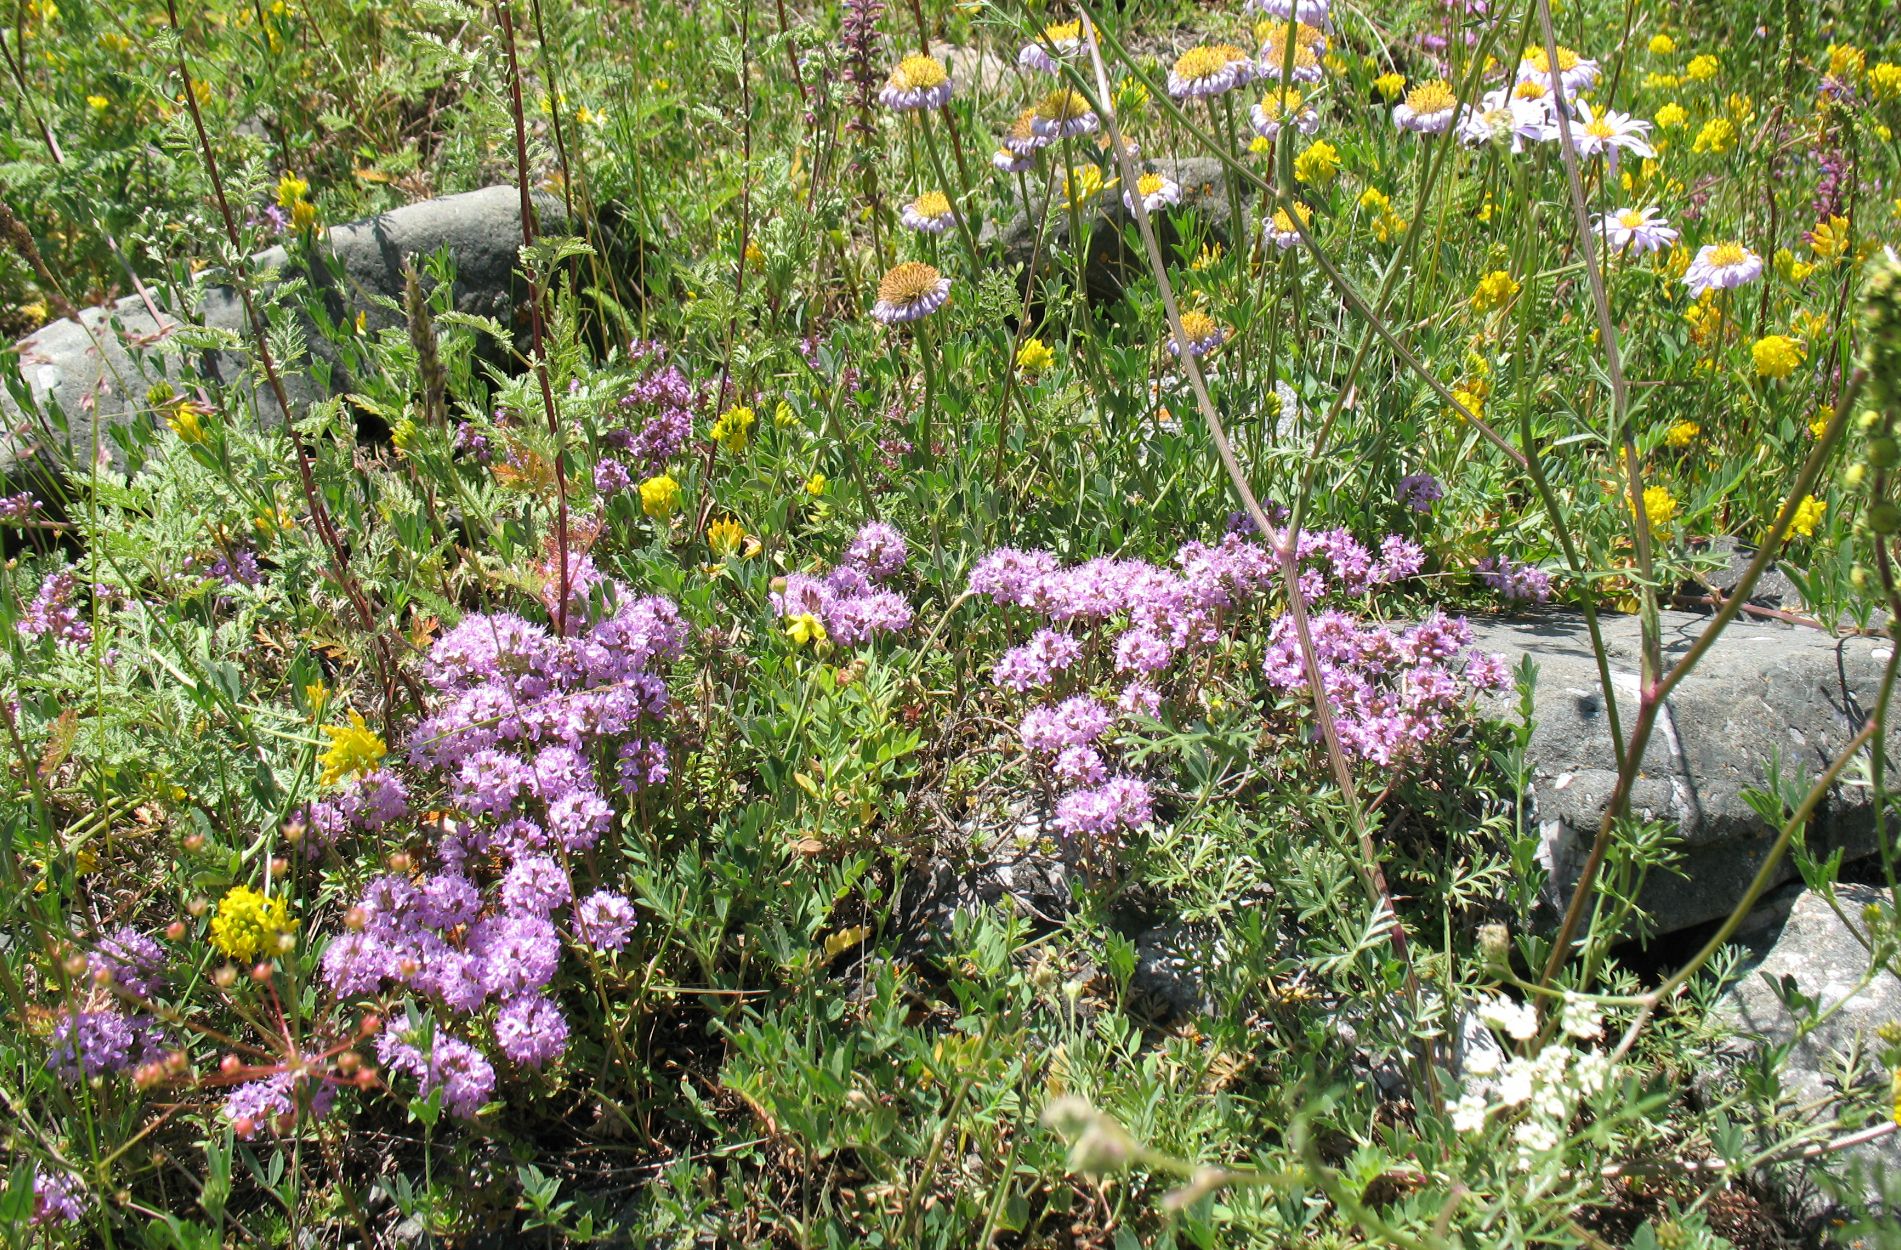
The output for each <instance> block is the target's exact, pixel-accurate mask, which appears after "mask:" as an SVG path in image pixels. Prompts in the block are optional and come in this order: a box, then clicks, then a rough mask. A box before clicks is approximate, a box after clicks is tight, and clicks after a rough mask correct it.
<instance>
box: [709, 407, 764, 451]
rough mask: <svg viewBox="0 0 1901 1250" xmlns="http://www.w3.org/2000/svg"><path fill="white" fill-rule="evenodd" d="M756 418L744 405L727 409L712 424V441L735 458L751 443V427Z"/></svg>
mask: <svg viewBox="0 0 1901 1250" xmlns="http://www.w3.org/2000/svg"><path fill="white" fill-rule="evenodd" d="M755 421H756V418H755V417H754V416H753V412H752V409H750V408H747V407H745V406H744V405H736V406H734V407H732V408H728V409H727V410H726V411H725V412H724V413H722V414H720V417H719V420H717V421H715V422H713V441H714V442H716V443H718V444H719V445H720V446H721V447H724V448H725V449H726V450H727V451H729V452H731V453H732V454H733V455H735V456H737V455H739V454H740V453H741V452H743V451H745V450H746V444H748V443H749V442H751V441H752V427H753V425H754V422H755Z"/></svg>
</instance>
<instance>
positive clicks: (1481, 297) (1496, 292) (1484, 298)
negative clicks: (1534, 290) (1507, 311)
mask: <svg viewBox="0 0 1901 1250" xmlns="http://www.w3.org/2000/svg"><path fill="white" fill-rule="evenodd" d="M1518 291H1519V286H1518V283H1517V281H1516V280H1514V279H1513V277H1512V276H1511V274H1509V273H1507V272H1505V271H1504V270H1503V269H1494V270H1493V271H1492V272H1490V273H1488V274H1486V275H1485V276H1484V277H1483V278H1480V279H1479V283H1478V285H1477V286H1475V287H1473V288H1472V311H1473V312H1478V313H1485V312H1490V311H1492V310H1493V309H1494V308H1503V307H1504V306H1505V305H1507V304H1509V303H1511V302H1512V298H1513V297H1514V296H1516V295H1517V294H1518Z"/></svg>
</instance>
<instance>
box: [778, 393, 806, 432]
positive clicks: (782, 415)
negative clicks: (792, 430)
mask: <svg viewBox="0 0 1901 1250" xmlns="http://www.w3.org/2000/svg"><path fill="white" fill-rule="evenodd" d="M798 420H799V414H798V413H797V412H794V411H793V409H792V405H791V404H788V403H787V402H786V401H785V400H783V399H782V400H780V401H779V406H778V407H777V408H774V409H773V410H772V423H773V424H774V425H776V426H778V427H779V428H780V429H782V430H783V429H786V428H787V427H788V426H792V425H795V424H797V423H798Z"/></svg>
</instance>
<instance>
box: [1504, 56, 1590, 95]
mask: <svg viewBox="0 0 1901 1250" xmlns="http://www.w3.org/2000/svg"><path fill="white" fill-rule="evenodd" d="M1597 74H1598V64H1597V62H1596V61H1592V60H1588V59H1586V58H1584V57H1581V56H1579V55H1578V54H1577V53H1575V52H1573V51H1572V50H1571V49H1569V48H1567V47H1565V46H1564V45H1563V44H1559V45H1558V82H1559V84H1560V85H1562V86H1563V87H1564V95H1565V98H1566V99H1567V100H1568V99H1570V98H1572V97H1573V96H1575V95H1576V94H1577V93H1578V92H1580V91H1588V90H1590V89H1591V86H1592V85H1593V84H1594V83H1596V82H1597ZM1518 80H1519V81H1520V82H1537V83H1542V84H1544V85H1545V87H1546V88H1547V89H1550V88H1551V62H1550V59H1549V58H1548V57H1547V56H1546V55H1545V50H1544V48H1543V46H1541V45H1538V44H1533V45H1532V46H1531V47H1528V48H1526V49H1525V55H1524V56H1523V58H1521V59H1520V60H1519V62H1518Z"/></svg>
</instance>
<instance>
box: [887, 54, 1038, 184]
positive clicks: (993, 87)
mask: <svg viewBox="0 0 1901 1250" xmlns="http://www.w3.org/2000/svg"><path fill="white" fill-rule="evenodd" d="M913 47H915V45H913ZM931 55H932V56H934V57H936V58H937V59H938V60H940V61H942V62H943V63H944V68H945V70H947V71H948V72H949V73H950V76H951V81H952V82H954V83H956V84H957V91H958V94H959V95H960V96H963V97H965V98H967V99H969V100H970V101H971V103H972V109H973V112H974V113H975V114H976V115H977V116H983V115H984V113H985V112H986V111H989V112H995V111H996V109H995V108H994V107H987V106H991V105H994V104H995V103H996V101H998V100H999V99H1002V98H1006V97H1007V98H1011V99H1015V98H1019V97H1026V96H1028V95H1029V91H1028V90H1026V89H1025V86H1024V84H1025V83H1026V82H1027V81H1028V79H1027V77H1026V76H1025V75H1024V73H1023V72H1022V71H1021V70H1019V69H1018V68H1017V65H1016V62H1015V61H1014V60H1011V59H1008V58H1005V57H1002V56H999V55H997V53H995V52H993V51H991V50H989V49H987V48H967V47H962V46H960V45H957V44H949V43H933V44H932V45H931ZM1052 85H1053V84H1052ZM1032 86H1042V83H1040V82H1039V83H1034V84H1032ZM1044 89H1045V90H1047V88H1044ZM1017 107H1019V108H1020V107H1022V106H1021V105H1018V106H1017ZM965 146H966V147H967V148H969V149H971V153H972V155H973V156H984V155H986V154H987V153H986V151H985V149H984V143H983V140H982V139H981V138H978V139H976V140H973V141H970V142H967V143H966V144H965Z"/></svg>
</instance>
